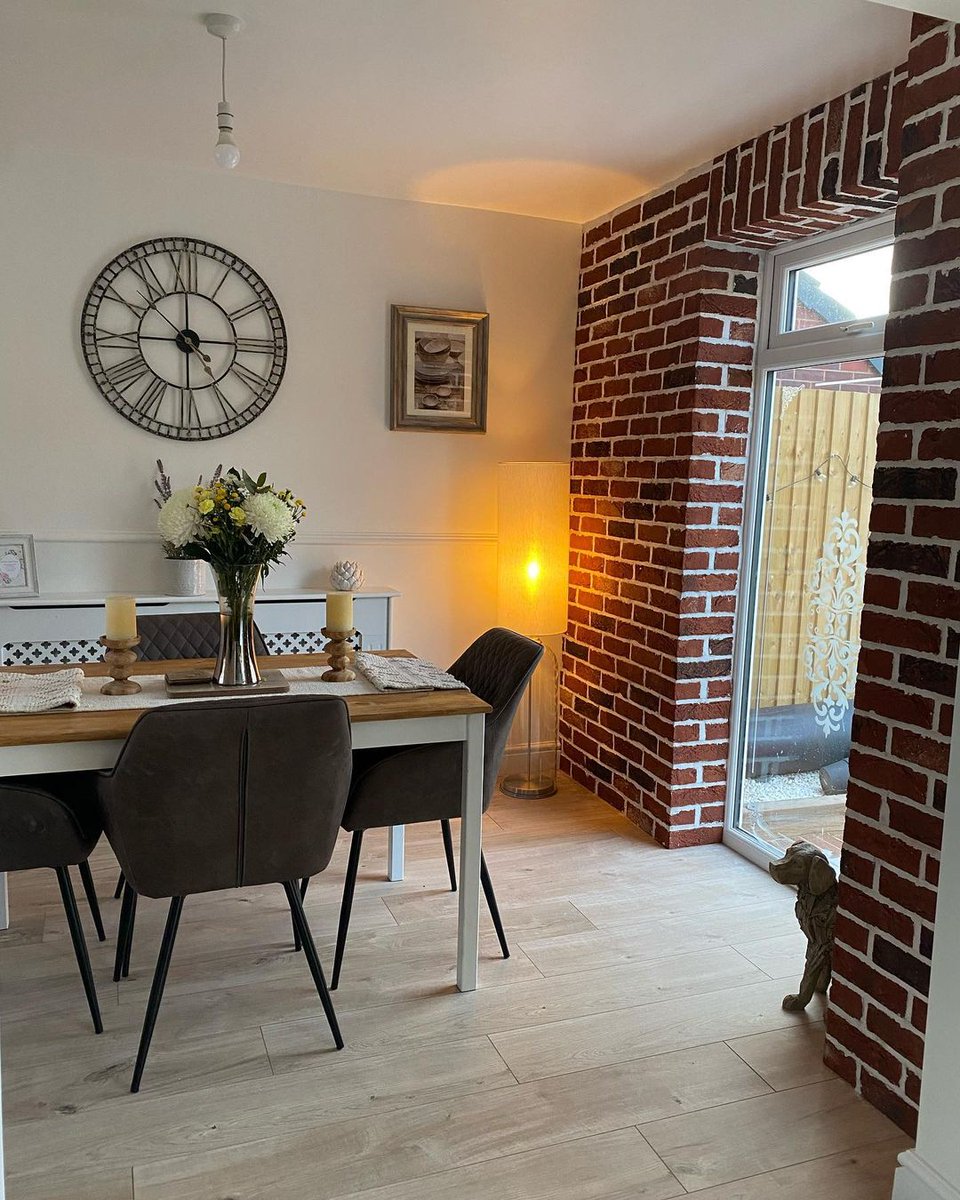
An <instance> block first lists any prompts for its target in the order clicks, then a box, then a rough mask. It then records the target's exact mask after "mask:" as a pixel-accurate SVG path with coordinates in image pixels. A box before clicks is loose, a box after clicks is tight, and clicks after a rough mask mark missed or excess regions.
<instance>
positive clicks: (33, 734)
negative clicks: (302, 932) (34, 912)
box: [0, 650, 490, 992]
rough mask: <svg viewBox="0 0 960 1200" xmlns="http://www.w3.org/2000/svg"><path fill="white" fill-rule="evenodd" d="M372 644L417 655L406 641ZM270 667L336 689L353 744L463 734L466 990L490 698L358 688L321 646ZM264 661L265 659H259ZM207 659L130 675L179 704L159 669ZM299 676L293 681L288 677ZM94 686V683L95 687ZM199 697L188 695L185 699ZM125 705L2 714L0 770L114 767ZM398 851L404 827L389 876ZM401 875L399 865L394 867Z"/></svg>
mask: <svg viewBox="0 0 960 1200" xmlns="http://www.w3.org/2000/svg"><path fill="white" fill-rule="evenodd" d="M376 653H379V654H383V655H386V656H388V657H389V656H393V657H407V658H409V657H413V655H411V653H410V651H408V650H384V651H377V652H376ZM268 662H269V667H270V669H271V670H278V671H280V672H281V673H284V672H286V677H287V678H288V680H290V681H291V688H292V689H295V690H296V691H297V692H300V693H316V694H318V695H342V698H343V700H344V701H345V702H346V705H347V709H348V711H349V714H350V728H351V740H352V744H353V748H354V749H356V750H365V749H369V748H372V747H386V746H412V745H418V744H422V743H429V742H459V743H460V744H461V746H462V751H463V772H462V789H461V800H460V803H461V809H460V813H461V819H460V886H459V889H458V892H459V914H458V924H457V987H458V988H459V989H460V991H462V992H470V991H473V990H474V989H475V988H476V986H477V956H478V939H479V922H480V841H481V825H482V818H483V745H484V721H485V716H486V714H487V713H488V712H489V711H490V706H489V705H488V704H487V703H486V702H485V701H484V700H481V699H480V698H479V697H478V696H474V695H473V694H472V693H471V692H469V691H468V690H467V689H466V688H463V689H457V690H437V691H418V692H381V691H376V690H375V689H374V688H373V687H372V685H367V687H366V690H362V691H360V690H357V689H358V688H360V687H362V686H363V684H362V682H361V683H358V684H357V689H355V688H353V687H352V686H351V685H350V684H335V683H334V684H330V683H324V682H323V681H322V680H321V679H320V676H321V674H322V673H323V671H324V670H326V668H327V666H328V661H327V656H326V654H322V653H321V654H276V655H270V657H269V660H268ZM78 665H79V666H80V668H81V670H82V671H83V673H84V675H85V676H86V677H88V678H91V679H97V678H100V677H104V676H106V675H107V674H108V671H107V668H106V666H105V665H104V664H103V663H82V664H78ZM261 665H264V664H263V663H261ZM213 666H214V662H213V660H212V659H198V658H191V659H168V660H162V661H158V662H139V663H137V664H136V665H135V667H134V669H133V671H132V673H131V678H132V679H135V680H139V681H140V682H141V683H142V684H143V686H144V693H145V694H146V692H147V685H148V684H149V685H151V686H150V695H149V697H148V698H149V705H150V706H151V707H153V706H156V704H157V703H171V704H173V703H176V702H177V697H176V695H173V696H167V694H166V689H165V688H164V687H163V684H162V680H163V677H164V676H165V675H166V674H168V673H176V672H181V671H184V670H187V669H190V670H196V669H205V668H207V667H209V668H210V669H211V671H212V669H213ZM14 669H16V670H20V671H24V672H29V673H31V674H33V673H37V672H41V671H44V670H46V671H50V670H62V669H63V666H62V665H61V666H58V667H19V668H2V667H0V670H14ZM294 680H295V682H294ZM94 690H95V691H97V692H98V689H94ZM194 699H196V697H191V700H194ZM123 701H124V703H123V706H122V707H120V706H118V707H107V708H104V707H95V706H94V705H93V704H92V703H87V704H85V702H84V700H81V704H80V707H79V708H75V709H55V710H52V711H47V712H40V713H4V714H2V715H0V777H4V776H7V777H9V776H14V775H33V774H41V773H51V772H59V771H95V770H103V769H105V768H110V767H112V766H113V765H114V764H115V763H116V761H117V759H118V757H119V755H120V751H121V750H122V748H123V744H124V741H125V740H126V737H127V734H128V733H129V732H130V730H131V729H132V728H133V726H134V725H135V724H136V722H137V720H138V718H139V717H140V716H141V715H142V713H143V712H144V711H146V708H147V703H146V702H145V700H141V698H140V696H138V695H135V696H129V697H123ZM400 854H402V832H401V831H400V830H392V831H391V863H390V870H389V875H390V877H391V878H395V877H397V875H398V858H399V855H400ZM399 874H402V870H401V871H399ZM7 914H8V907H7V889H6V878H5V876H3V874H2V873H0V928H4V927H5V926H6V924H7V923H8V922H7Z"/></svg>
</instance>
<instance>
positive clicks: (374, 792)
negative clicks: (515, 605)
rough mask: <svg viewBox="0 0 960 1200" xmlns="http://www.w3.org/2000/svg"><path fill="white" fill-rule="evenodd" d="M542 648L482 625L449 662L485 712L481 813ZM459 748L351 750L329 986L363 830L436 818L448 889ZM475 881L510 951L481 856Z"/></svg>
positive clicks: (336, 978)
mask: <svg viewBox="0 0 960 1200" xmlns="http://www.w3.org/2000/svg"><path fill="white" fill-rule="evenodd" d="M542 655H543V646H541V645H540V644H539V642H534V641H531V640H530V638H526V637H522V636H521V635H520V634H519V633H513V632H511V631H510V630H509V629H490V630H488V631H487V632H486V633H484V634H482V635H481V636H480V637H479V638H477V640H476V641H475V642H474V643H473V645H472V646H470V647H469V648H468V649H467V650H465V651H464V653H463V654H462V655H461V656H460V657H459V658H458V659H457V661H456V662H455V663H454V664H453V666H452V667H451V668H450V674H451V675H454V676H456V678H457V679H459V680H460V682H461V683H464V684H466V686H467V687H468V688H469V689H470V691H471V692H473V694H474V695H475V696H479V697H480V699H481V700H486V702H487V703H488V704H489V705H490V708H491V711H490V712H489V713H488V714H487V718H486V726H485V731H484V746H483V811H484V812H486V811H487V808H488V806H489V804H490V800H491V798H492V796H493V792H494V788H495V787H496V784H497V773H498V771H499V769H500V762H501V759H502V758H503V751H504V748H505V747H506V744H507V736H508V734H509V733H510V726H511V725H512V723H513V718H514V714H515V713H516V711H517V705H518V704H519V703H520V697H521V696H522V695H523V691H524V688H525V687H526V686H527V684H528V683H529V681H530V676H531V675H532V674H533V672H534V670H535V669H536V666H537V663H538V662H539V661H540V659H541V657H542ZM462 763H463V747H462V746H461V744H460V743H459V742H444V743H439V744H436V745H425V746H409V747H405V748H403V749H399V750H394V749H385V750H359V751H357V752H356V753H355V754H354V758H353V782H352V783H351V785H350V798H349V800H348V801H347V808H346V812H345V813H344V816H343V828H344V829H349V830H350V831H351V832H352V833H353V838H352V840H351V843H350V857H349V859H348V862H347V876H346V879H345V881H344V885H343V900H342V901H341V905H340V926H339V929H338V932H337V951H336V957H335V958H334V964H333V978H332V980H331V985H330V986H331V987H334V988H335V987H336V986H337V984H338V983H339V982H340V968H341V966H342V965H343V952H344V948H345V947H346V943H347V930H348V928H349V924H350V910H351V908H352V906H353V892H354V888H355V886H356V882H357V868H358V867H359V865H360V848H361V845H362V842H363V833H364V830H365V829H375V828H379V827H380V826H383V825H413V824H416V823H417V822H419V821H440V822H441V828H442V830H443V840H444V850H445V852H446V856H447V867H448V869H449V872H450V884H451V888H452V889H453V890H454V891H456V886H457V885H456V875H455V873H454V866H453V839H452V837H451V833H450V819H451V818H452V817H459V816H460V804H461V791H460V787H461V777H462ZM480 880H481V882H482V884H483V891H484V895H485V896H486V899H487V904H488V905H489V908H490V915H491V916H492V918H493V923H494V926H495V927H496V930H497V937H498V938H499V939H500V948H501V950H502V951H503V957H504V958H509V956H510V950H509V947H508V946H507V939H506V936H505V935H504V932H503V923H502V922H501V920H500V912H499V909H498V908H497V899H496V895H495V894H494V891H493V884H492V883H491V881H490V872H489V871H488V870H487V863H486V859H485V858H484V857H483V856H482V855H481V857H480Z"/></svg>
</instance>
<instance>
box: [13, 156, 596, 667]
mask: <svg viewBox="0 0 960 1200" xmlns="http://www.w3.org/2000/svg"><path fill="white" fill-rule="evenodd" d="M158 234H191V235H194V236H197V237H201V238H206V239H207V240H209V241H213V242H217V243H220V244H222V245H224V246H226V247H228V248H229V249H231V250H233V251H234V252H235V253H237V254H238V255H239V256H240V257H241V258H243V259H245V260H247V261H248V262H249V263H250V264H251V265H252V266H253V267H254V268H255V269H257V270H258V271H259V272H260V273H261V274H262V276H263V277H264V279H265V280H266V282H267V284H268V285H269V286H270V287H271V289H272V290H273V292H274V294H275V295H276V297H277V300H278V302H279V304H280V307H281V310H282V311H283V315H284V319H285V321H286V325H287V333H288V338H289V357H288V363H287V371H286V375H285V377H284V380H283V383H282V384H281V387H280V389H279V391H278V393H277V396H276V398H275V399H274V401H273V403H272V404H271V405H270V407H269V408H268V409H267V410H266V412H265V413H264V414H263V415H262V416H261V417H259V418H258V419H257V420H256V421H254V422H253V423H252V424H251V425H250V426H248V427H247V428H246V429H244V430H242V431H241V432H239V433H236V434H233V435H232V436H230V437H228V438H224V439H220V440H218V441H213V442H207V443H203V444H201V445H185V444H183V443H180V442H174V441H168V440H166V439H163V438H159V437H156V436H154V435H152V434H149V433H146V432H144V431H142V430H140V429H138V428H137V427H136V426H134V425H131V424H130V423H129V422H127V421H126V420H124V419H123V418H122V417H120V416H119V415H118V414H117V413H116V412H114V411H113V409H112V408H111V407H110V406H109V405H108V404H107V402H106V401H105V400H104V399H103V398H102V396H100V394H99V393H98V392H97V390H96V389H95V387H94V385H93V382H92V381H91V379H90V377H89V375H88V373H87V371H86V368H85V366H84V364H83V360H82V358H81V354H80V350H79V345H78V335H77V329H78V323H79V315H80V307H81V304H82V302H83V298H84V296H85V294H86V290H87V288H88V287H89V286H90V283H91V282H92V281H93V278H94V277H95V275H96V274H97V272H98V270H99V269H100V267H101V266H103V265H104V264H105V263H106V262H107V261H108V260H109V259H110V258H112V257H113V255H114V254H116V253H117V252H118V251H120V250H122V249H124V248H125V247H126V246H128V245H131V244H133V243H134V242H137V241H140V240H142V239H144V238H146V237H150V236H153V235H158ZM0 244H2V246H3V259H2V264H3V279H2V281H0V528H2V529H5V530H16V531H25V532H32V533H33V534H34V535H35V536H36V537H37V538H38V558H39V573H40V583H41V588H42V589H43V590H44V591H55V590H93V589H100V588H107V589H116V588H140V589H150V588H159V587H160V585H161V581H162V579H163V574H162V571H161V567H162V564H161V561H160V558H159V550H158V549H157V548H156V547H155V545H154V543H153V520H154V511H153V509H152V508H151V490H152V474H153V463H154V460H155V459H156V458H157V457H158V456H160V457H162V458H163V461H164V463H165V465H166V466H167V467H168V469H169V470H170V472H171V474H172V476H173V478H174V482H175V484H179V485H181V486H182V485H184V484H187V483H190V482H193V480H194V478H195V477H196V476H197V475H198V474H199V473H200V472H205V473H206V472H209V471H210V470H211V469H212V468H213V467H214V466H216V464H217V463H218V462H221V461H223V462H225V463H226V464H227V465H237V466H245V467H247V468H248V469H250V470H253V471H260V470H265V471H267V472H268V474H269V475H270V476H271V477H272V478H274V479H275V480H276V481H277V482H278V483H280V484H284V485H286V484H289V485H290V486H291V487H293V488H295V489H296V491H297V492H298V493H299V494H301V495H302V496H303V497H304V498H305V499H306V500H307V501H308V504H309V506H310V512H309V518H308V521H307V522H305V523H304V525H303V526H302V527H301V533H300V535H299V536H298V538H297V541H296V542H295V543H294V544H293V556H292V560H291V561H290V563H289V565H286V566H284V567H282V568H281V569H280V571H279V572H277V573H276V575H274V576H271V581H275V582H276V584H278V585H283V584H286V585H288V586H304V587H310V586H317V587H321V588H322V587H323V586H325V583H326V578H327V569H328V567H329V564H330V563H332V562H333V561H334V560H335V559H336V558H339V557H351V558H358V559H360V560H361V562H362V563H363V564H364V566H365V568H366V574H367V582H368V583H370V584H374V585H377V584H379V585H384V586H387V585H389V586H393V587H396V588H399V589H400V590H401V591H402V592H403V593H404V595H403V599H402V600H401V601H400V602H399V604H398V607H397V622H396V641H397V643H398V644H402V645H409V646H411V647H413V648H416V649H417V650H418V651H420V652H422V653H425V654H428V655H430V656H433V657H436V658H438V659H440V660H441V661H445V660H447V659H449V658H450V657H451V656H452V655H454V654H455V653H456V652H457V651H458V650H459V649H460V648H461V647H462V646H463V645H464V644H466V642H467V641H469V640H470V639H471V638H472V637H473V636H474V635H475V634H476V633H477V632H479V631H480V630H481V629H482V628H484V627H485V626H487V625H488V624H490V623H491V622H493V621H494V620H495V617H496V603H495V583H496V545H495V541H494V535H495V530H496V470H495V465H496V463H498V462H500V461H503V460H506V459H518V458H519V459H523V458H550V459H556V458H565V457H566V456H567V455H568V453H569V435H570V407H571V391H572V363H573V332H574V323H575V310H576V290H577V265H578V255H579V246H580V230H579V227H578V226H575V225H572V224H567V223H563V222H553V221H544V220H537V219H532V218H527V217H515V216H510V215H506V214H501V213H487V212H481V211H477V210H472V209H462V208H451V207H445V206H438V205H427V204H417V203H411V202H405V201H396V200H381V199H375V198H370V197H361V196H352V195H345V194H341V193H332V192H321V191H316V190H312V189H307V188H298V187H292V186H288V185H283V184H273V183H269V182H262V181H257V180H252V179H248V178H244V177H243V176H242V175H232V174H227V173H225V172H224V173H214V172H212V171H210V172H199V171H192V170H187V169H183V170H171V169H169V168H168V167H161V166H158V167H156V168H152V167H144V165H143V164H141V163H133V162H128V161H125V160H120V159H111V160H103V161H96V160H91V159H89V158H84V157H80V156H69V155H68V156H55V155H52V154H41V153H33V152H29V151H24V150H17V151H13V152H11V153H9V154H8V155H5V156H4V159H3V161H2V162H0ZM391 303H407V304H422V305H429V306H435V307H449V308H464V309H484V310H486V311H488V312H489V313H490V373H489V402H488V424H487V427H488V431H489V432H488V433H487V434H486V435H478V434H472V435H471V434H455V433H450V434H433V433H420V432H393V433H391V432H390V431H389V429H388V428H387V418H386V411H387V407H386V405H387V401H386V396H387V374H388V362H387V357H388V356H387V345H388V326H389V306H390V304H391ZM137 534H139V535H140V539H139V540H137V539H136V536H135V535H137Z"/></svg>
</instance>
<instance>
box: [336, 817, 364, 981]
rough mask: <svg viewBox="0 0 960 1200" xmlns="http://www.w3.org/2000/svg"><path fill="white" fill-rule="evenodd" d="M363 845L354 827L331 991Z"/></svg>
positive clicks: (340, 959) (360, 832) (343, 946)
mask: <svg viewBox="0 0 960 1200" xmlns="http://www.w3.org/2000/svg"><path fill="white" fill-rule="evenodd" d="M362 845H363V830H362V829H355V830H354V831H353V837H352V838H351V839H350V857H349V858H348V859H347V874H346V878H345V879H344V881H343V899H342V900H341V901H340V924H339V926H338V928H337V952H336V954H335V955H334V957H333V978H332V979H331V981H330V988H331V990H332V991H336V990H337V985H338V984H339V983H340V968H341V967H342V966H343V952H344V950H345V949H346V948H347V930H348V929H349V928H350V912H351V910H352V908H353V889H354V888H355V887H356V886H357V871H358V870H359V868H360V847H361V846H362Z"/></svg>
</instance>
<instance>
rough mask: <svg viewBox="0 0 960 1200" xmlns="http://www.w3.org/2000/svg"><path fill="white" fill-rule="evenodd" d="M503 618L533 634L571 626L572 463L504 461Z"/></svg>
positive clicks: (508, 625)
mask: <svg viewBox="0 0 960 1200" xmlns="http://www.w3.org/2000/svg"><path fill="white" fill-rule="evenodd" d="M499 482H500V488H499V492H500V495H499V500H500V518H499V542H500V548H499V551H500V552H499V589H498V591H499V618H500V624H501V625H504V626H506V628H507V629H515V630H516V631H517V632H518V633H525V634H527V635H528V636H530V637H538V638H539V637H548V636H550V635H551V634H557V633H566V630H567V560H568V554H569V545H570V532H569V531H570V516H569V512H570V499H569V497H570V466H569V464H568V463H565V462H516V463H501V464H500V481H499Z"/></svg>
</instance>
